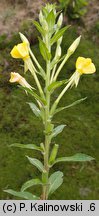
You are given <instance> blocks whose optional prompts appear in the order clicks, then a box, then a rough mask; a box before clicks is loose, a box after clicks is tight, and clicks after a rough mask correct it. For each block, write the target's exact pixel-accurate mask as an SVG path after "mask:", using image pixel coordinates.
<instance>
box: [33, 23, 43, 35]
mask: <svg viewBox="0 0 99 216" xmlns="http://www.w3.org/2000/svg"><path fill="white" fill-rule="evenodd" d="M33 24H34V25H35V26H36V28H37V30H38V31H39V32H40V33H41V35H43V36H45V31H44V29H43V28H42V27H41V26H40V24H39V23H38V22H37V21H35V20H34V21H33Z"/></svg>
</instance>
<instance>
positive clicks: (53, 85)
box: [48, 80, 68, 92]
mask: <svg viewBox="0 0 99 216" xmlns="http://www.w3.org/2000/svg"><path fill="white" fill-rule="evenodd" d="M67 82H68V80H62V81H57V82H53V83H51V84H50V85H49V86H48V90H49V91H51V92H53V91H54V90H55V89H56V88H58V87H60V86H61V85H63V84H66V83H67Z"/></svg>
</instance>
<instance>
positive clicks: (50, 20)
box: [46, 10, 55, 30]
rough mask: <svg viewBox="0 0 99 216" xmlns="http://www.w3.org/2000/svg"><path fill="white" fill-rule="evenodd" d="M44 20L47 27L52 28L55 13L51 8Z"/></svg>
mask: <svg viewBox="0 0 99 216" xmlns="http://www.w3.org/2000/svg"><path fill="white" fill-rule="evenodd" d="M46 21H47V23H48V26H49V29H50V30H53V28H54V25H55V15H54V12H53V10H51V12H50V13H49V14H48V16H47V19H46Z"/></svg>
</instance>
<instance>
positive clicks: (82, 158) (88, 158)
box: [54, 153, 95, 164]
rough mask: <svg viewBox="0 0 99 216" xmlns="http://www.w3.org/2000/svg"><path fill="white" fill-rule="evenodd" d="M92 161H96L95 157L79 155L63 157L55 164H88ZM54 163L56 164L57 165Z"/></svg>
mask: <svg viewBox="0 0 99 216" xmlns="http://www.w3.org/2000/svg"><path fill="white" fill-rule="evenodd" d="M91 160H95V159H94V158H93V157H91V156H89V155H86V154H82V153H77V154H75V155H73V156H70V157H61V158H57V159H56V161H55V163H58V162H66V161H67V162H69V161H70V162H86V161H91ZM55 163H54V164H55Z"/></svg>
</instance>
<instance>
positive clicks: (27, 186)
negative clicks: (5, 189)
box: [21, 179, 42, 192]
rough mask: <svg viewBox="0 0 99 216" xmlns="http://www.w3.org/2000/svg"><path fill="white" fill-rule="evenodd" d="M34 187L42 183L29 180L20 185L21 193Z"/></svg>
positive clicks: (37, 180)
mask: <svg viewBox="0 0 99 216" xmlns="http://www.w3.org/2000/svg"><path fill="white" fill-rule="evenodd" d="M34 185H42V182H41V181H40V179H31V180H29V181H27V182H25V183H24V184H23V185H22V188H21V191H22V192H23V191H25V190H27V189H28V188H30V187H32V186H34Z"/></svg>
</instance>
